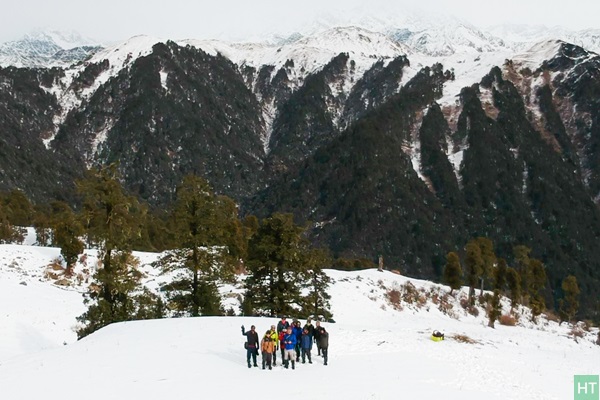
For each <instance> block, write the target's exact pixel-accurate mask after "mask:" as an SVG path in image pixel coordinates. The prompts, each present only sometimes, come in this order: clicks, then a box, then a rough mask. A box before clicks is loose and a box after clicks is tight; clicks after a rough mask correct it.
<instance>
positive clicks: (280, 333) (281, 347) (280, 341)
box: [279, 328, 287, 363]
mask: <svg viewBox="0 0 600 400" xmlns="http://www.w3.org/2000/svg"><path fill="white" fill-rule="evenodd" d="M286 334H287V328H286V329H285V330H282V331H281V332H279V348H280V349H281V362H282V363H283V362H284V360H285V346H284V345H283V338H284V337H285V335H286Z"/></svg>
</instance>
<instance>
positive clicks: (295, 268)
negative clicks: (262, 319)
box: [246, 214, 309, 316]
mask: <svg viewBox="0 0 600 400" xmlns="http://www.w3.org/2000/svg"><path fill="white" fill-rule="evenodd" d="M303 232H304V228H302V227H300V226H298V225H296V224H295V223H294V220H293V216H292V215H291V214H274V215H273V216H271V217H269V218H265V219H264V220H262V221H261V224H260V227H259V228H258V231H257V232H256V234H254V236H252V238H251V239H250V243H249V244H248V259H247V267H248V273H249V276H248V278H247V280H246V298H248V299H250V301H251V308H252V309H253V310H254V311H255V312H259V313H264V314H267V315H270V316H276V315H291V314H293V313H294V312H297V311H298V309H297V307H298V306H299V305H300V304H302V297H301V289H302V285H300V284H299V282H298V280H299V278H301V277H302V276H303V275H304V274H305V273H306V272H307V271H308V270H309V268H308V267H307V265H306V260H307V257H306V256H305V254H306V251H307V250H306V249H307V247H308V244H307V242H306V240H305V239H304V238H303V237H302V234H303ZM249 308H250V307H249Z"/></svg>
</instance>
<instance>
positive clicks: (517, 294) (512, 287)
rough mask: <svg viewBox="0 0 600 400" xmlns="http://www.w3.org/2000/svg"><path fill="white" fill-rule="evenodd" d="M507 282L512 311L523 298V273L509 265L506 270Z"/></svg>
mask: <svg viewBox="0 0 600 400" xmlns="http://www.w3.org/2000/svg"><path fill="white" fill-rule="evenodd" d="M506 283H507V285H508V292H509V298H510V307H511V310H510V311H511V312H512V311H513V309H514V308H515V306H517V305H518V304H519V300H520V299H521V275H520V274H519V273H518V272H517V270H516V269H514V268H511V267H509V268H508V269H507V271H506Z"/></svg>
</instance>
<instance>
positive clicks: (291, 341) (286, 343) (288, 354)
mask: <svg viewBox="0 0 600 400" xmlns="http://www.w3.org/2000/svg"><path fill="white" fill-rule="evenodd" d="M282 346H283V347H285V358H284V359H283V366H284V367H285V368H287V367H288V366H289V363H290V361H292V369H296V364H295V360H294V358H295V357H294V349H295V348H296V335H295V334H294V332H292V327H291V326H290V327H288V329H287V332H286V333H285V334H284V336H283V343H282Z"/></svg>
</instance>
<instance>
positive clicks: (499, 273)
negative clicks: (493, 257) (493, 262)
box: [492, 258, 509, 294]
mask: <svg viewBox="0 0 600 400" xmlns="http://www.w3.org/2000/svg"><path fill="white" fill-rule="evenodd" d="M508 270H509V268H508V264H507V263H506V260H505V259H504V258H499V259H498V266H497V267H496V268H495V269H494V271H493V274H492V275H493V278H494V289H495V290H499V291H500V293H501V294H502V293H504V291H505V289H506V285H507V283H508V273H509V272H508Z"/></svg>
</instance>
